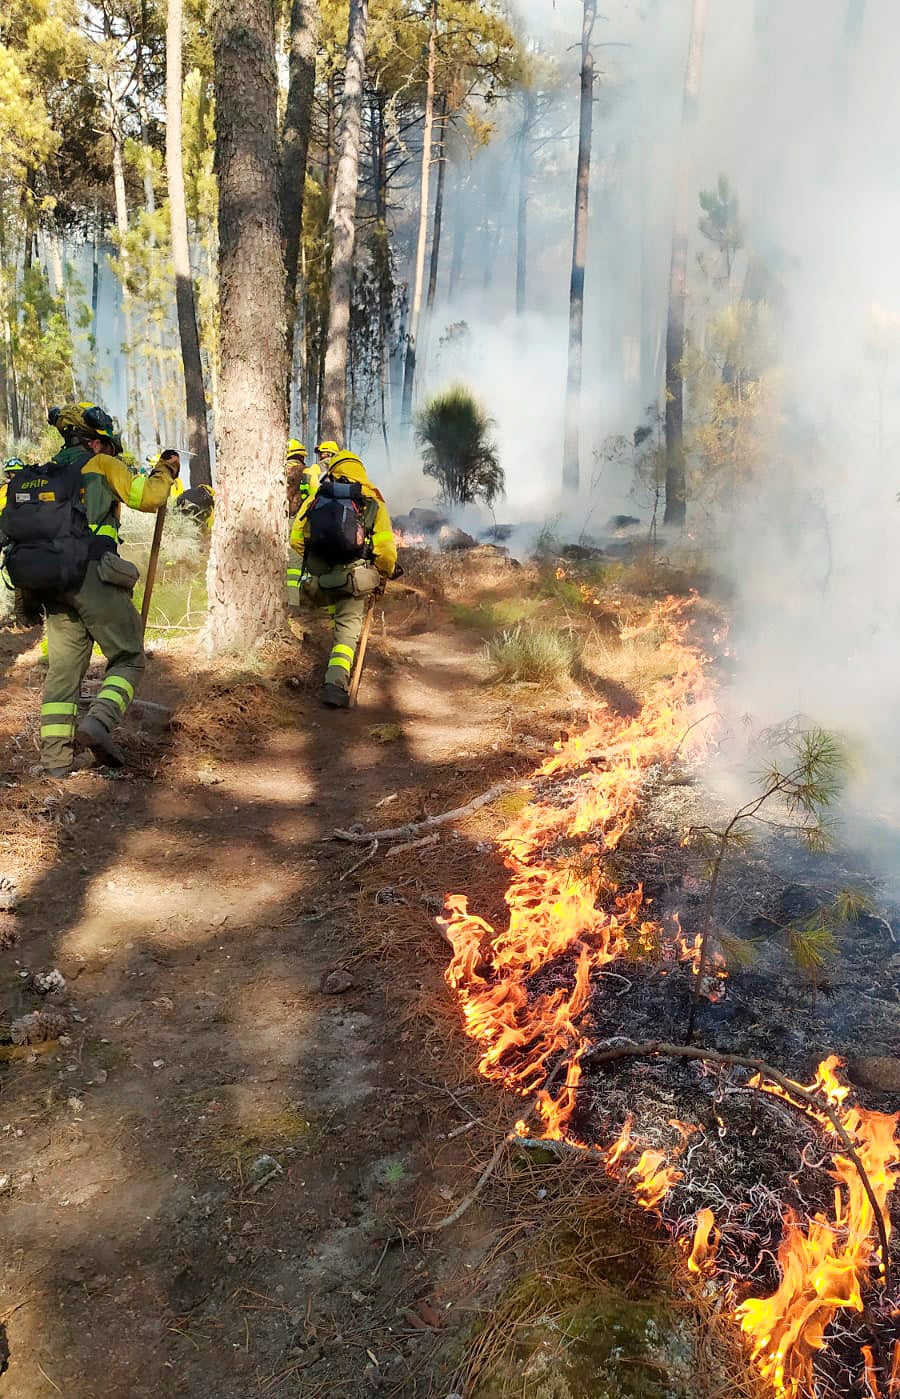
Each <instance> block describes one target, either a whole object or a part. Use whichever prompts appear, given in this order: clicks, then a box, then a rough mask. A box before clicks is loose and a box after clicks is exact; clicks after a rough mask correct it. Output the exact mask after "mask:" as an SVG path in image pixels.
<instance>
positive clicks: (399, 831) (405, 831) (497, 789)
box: [334, 778, 527, 845]
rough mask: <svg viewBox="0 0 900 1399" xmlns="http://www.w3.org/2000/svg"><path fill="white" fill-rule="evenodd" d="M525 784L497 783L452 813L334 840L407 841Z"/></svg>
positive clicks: (338, 836)
mask: <svg viewBox="0 0 900 1399" xmlns="http://www.w3.org/2000/svg"><path fill="white" fill-rule="evenodd" d="M526 785H527V783H526V782H525V781H524V780H523V779H521V778H516V779H515V780H514V781H512V782H498V783H496V785H495V786H493V787H491V788H489V789H488V791H487V792H482V793H481V796H480V797H473V798H472V800H471V801H470V802H466V804H465V806H457V807H455V808H454V810H453V811H443V812H441V814H440V815H439V816H426V817H425V819H424V820H423V821H410V822H408V823H407V825H405V826H394V827H393V828H392V829H391V830H387V831H342V830H337V831H335V832H334V839H335V840H349V841H352V842H353V843H354V844H355V845H365V844H366V843H367V842H368V841H372V840H407V839H411V838H413V837H415V836H417V835H419V834H420V832H422V831H430V830H431V829H432V828H433V827H434V826H444V825H446V824H447V822H448V821H458V820H459V819H460V818H461V817H463V816H468V815H470V813H471V812H473V811H477V810H478V809H479V807H482V806H487V804H488V802H492V801H495V800H496V799H497V797H501V796H502V795H503V794H504V792H510V791H512V790H513V789H514V788H516V787H524V786H526Z"/></svg>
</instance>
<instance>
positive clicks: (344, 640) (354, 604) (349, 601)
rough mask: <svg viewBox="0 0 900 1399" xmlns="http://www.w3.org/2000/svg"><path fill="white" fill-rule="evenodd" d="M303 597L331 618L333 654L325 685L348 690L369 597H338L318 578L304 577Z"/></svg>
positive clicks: (329, 662) (326, 672)
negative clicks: (320, 584)
mask: <svg viewBox="0 0 900 1399" xmlns="http://www.w3.org/2000/svg"><path fill="white" fill-rule="evenodd" d="M303 597H304V598H305V599H306V601H307V602H311V603H313V605H314V606H316V607H324V608H325V609H326V610H327V612H328V615H329V617H330V618H331V629H332V638H331V655H330V656H329V658H328V668H327V670H326V671H325V684H326V685H337V686H338V688H339V689H341V690H349V688H350V673H351V671H352V670H353V660H354V657H355V656H356V645H357V642H358V641H359V636H360V632H361V631H362V627H363V622H364V620H365V616H366V598H364V597H352V596H337V597H336V596H335V593H334V591H333V590H330V591H329V590H326V589H323V588H320V587H319V585H318V583H317V582H316V579H315V577H306V578H304V580H303Z"/></svg>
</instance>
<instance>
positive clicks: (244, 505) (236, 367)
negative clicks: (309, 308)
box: [206, 0, 288, 652]
mask: <svg viewBox="0 0 900 1399" xmlns="http://www.w3.org/2000/svg"><path fill="white" fill-rule="evenodd" d="M212 30H213V54H214V65H215V91H216V151H215V165H216V174H217V177H218V184H219V288H220V325H219V336H220V344H219V348H220V364H221V370H220V378H219V396H220V420H219V423H220V435H219V440H218V443H217V448H218V450H217V461H216V509H215V514H214V523H213V534H212V547H211V550H210V559H209V571H208V591H209V620H208V624H207V631H206V641H207V645H208V647H209V649H210V650H212V651H214V652H225V651H230V652H235V651H237V652H240V651H245V650H247V649H248V648H250V647H252V646H254V645H255V644H256V643H258V642H260V641H263V640H265V639H267V638H269V637H271V636H273V635H275V634H277V633H278V632H280V631H281V630H283V628H284V626H285V624H286V608H285V601H284V596H283V586H284V566H285V560H286V554H287V542H286V540H285V534H284V501H285V491H286V483H285V476H284V442H285V437H286V435H287V402H286V393H285V389H286V385H287V371H288V345H287V326H286V307H285V295H284V290H285V269H284V243H283V236H282V228H281V208H280V201H279V140H278V130H277V114H276V107H277V93H278V82H277V74H276V66H275V10H274V5H273V3H272V0H217V3H216V4H215V5H214V7H213V16H212Z"/></svg>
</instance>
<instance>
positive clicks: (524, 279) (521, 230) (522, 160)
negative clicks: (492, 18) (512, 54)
mask: <svg viewBox="0 0 900 1399" xmlns="http://www.w3.org/2000/svg"><path fill="white" fill-rule="evenodd" d="M522 100H523V103H524V107H523V111H522V130H521V132H520V137H519V139H520V145H519V207H518V210H517V214H516V315H517V316H524V314H525V306H526V301H527V292H528V189H529V185H530V183H531V145H530V142H531V129H532V127H533V126H534V121H535V116H536V114H537V98H536V96H535V94H534V93H533V92H532V91H531V89H530V88H526V89H525V93H524V96H523V99H522Z"/></svg>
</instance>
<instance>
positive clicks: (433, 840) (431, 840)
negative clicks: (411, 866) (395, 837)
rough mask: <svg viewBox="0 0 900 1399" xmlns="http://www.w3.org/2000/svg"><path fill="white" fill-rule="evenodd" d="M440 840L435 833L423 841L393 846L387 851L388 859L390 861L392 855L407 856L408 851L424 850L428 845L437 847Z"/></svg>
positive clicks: (425, 837)
mask: <svg viewBox="0 0 900 1399" xmlns="http://www.w3.org/2000/svg"><path fill="white" fill-rule="evenodd" d="M439 840H440V836H439V835H438V833H437V831H435V832H434V835H430V836H423V837H422V839H421V840H407V841H404V843H403V844H402V845H392V846H391V848H390V850H388V851H387V857H388V859H390V857H391V856H392V855H405V854H406V853H407V851H408V850H424V848H425V847H426V845H437V843H438V841H439ZM376 843H377V842H376Z"/></svg>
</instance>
